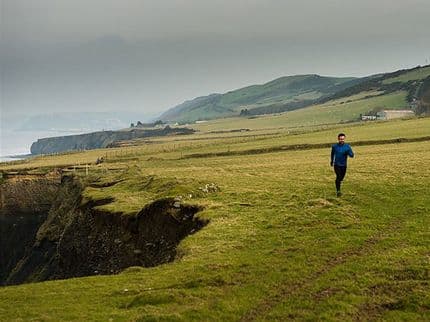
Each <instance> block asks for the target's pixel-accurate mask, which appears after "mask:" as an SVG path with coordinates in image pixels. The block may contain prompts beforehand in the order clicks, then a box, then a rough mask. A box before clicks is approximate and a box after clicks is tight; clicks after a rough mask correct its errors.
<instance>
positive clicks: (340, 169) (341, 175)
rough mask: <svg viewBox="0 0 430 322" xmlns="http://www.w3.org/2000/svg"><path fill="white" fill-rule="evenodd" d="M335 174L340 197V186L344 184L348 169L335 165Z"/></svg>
mask: <svg viewBox="0 0 430 322" xmlns="http://www.w3.org/2000/svg"><path fill="white" fill-rule="evenodd" d="M334 172H335V173H336V192H337V194H338V195H340V185H341V183H342V180H343V178H345V174H346V167H341V166H338V165H335V166H334Z"/></svg>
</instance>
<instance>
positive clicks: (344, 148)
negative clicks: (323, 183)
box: [330, 133, 354, 197]
mask: <svg viewBox="0 0 430 322" xmlns="http://www.w3.org/2000/svg"><path fill="white" fill-rule="evenodd" d="M337 141H338V143H337V144H333V145H332V147H331V158H330V166H333V165H334V172H335V173H336V195H337V196H338V197H340V196H341V195H342V193H341V192H340V184H341V182H342V180H343V178H344V177H345V174H346V164H347V159H348V156H350V157H351V158H353V157H354V152H352V149H351V147H350V146H349V144H346V143H345V134H344V133H339V135H338V136H337Z"/></svg>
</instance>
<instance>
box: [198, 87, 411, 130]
mask: <svg viewBox="0 0 430 322" xmlns="http://www.w3.org/2000/svg"><path fill="white" fill-rule="evenodd" d="M367 95H374V92H366V93H361V94H358V95H354V96H350V97H347V98H345V99H338V100H335V101H330V102H327V103H325V104H320V105H315V106H310V107H306V108H303V109H299V110H295V111H291V112H286V113H282V114H280V115H267V116H261V117H258V118H243V117H236V118H228V119H219V120H213V121H209V122H207V123H201V124H196V125H193V128H195V129H196V130H201V131H216V130H220V129H240V128H249V129H256V128H270V127H277V126H282V127H288V128H296V127H301V126H314V125H318V124H327V123H331V124H333V123H338V122H341V121H352V120H357V119H358V118H359V116H360V114H361V113H366V112H367V111H369V110H372V109H373V108H377V107H383V108H393V109H396V108H397V109H401V108H405V107H406V106H407V103H406V92H403V91H401V92H395V93H391V94H387V95H383V96H375V97H370V98H367V99H364V96H367Z"/></svg>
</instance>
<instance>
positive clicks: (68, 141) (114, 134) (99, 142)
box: [30, 126, 194, 154]
mask: <svg viewBox="0 0 430 322" xmlns="http://www.w3.org/2000/svg"><path fill="white" fill-rule="evenodd" d="M191 133H194V130H192V129H189V128H171V127H169V126H166V127H164V128H161V129H153V130H142V129H132V130H124V131H100V132H93V133H87V134H80V135H68V136H58V137H52V138H43V139H39V140H37V141H36V142H34V143H33V144H32V145H31V148H30V151H31V154H50V153H59V152H65V151H73V150H92V149H99V148H106V147H109V146H112V145H114V143H115V142H119V141H127V140H133V139H138V138H147V137H153V136H165V135H181V134H191Z"/></svg>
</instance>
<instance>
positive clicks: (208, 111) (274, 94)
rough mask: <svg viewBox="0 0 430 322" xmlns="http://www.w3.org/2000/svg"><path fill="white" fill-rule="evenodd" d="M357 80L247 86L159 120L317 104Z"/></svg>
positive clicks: (288, 80)
mask: <svg viewBox="0 0 430 322" xmlns="http://www.w3.org/2000/svg"><path fill="white" fill-rule="evenodd" d="M356 81H357V79H356V78H353V77H346V78H337V77H323V76H319V75H296V76H286V77H281V78H278V79H275V80H273V81H270V82H268V83H265V84H262V85H252V86H247V87H244V88H241V89H238V90H234V91H230V92H227V93H225V94H211V95H208V96H202V97H197V98H195V99H193V100H189V101H186V102H184V103H182V104H179V105H177V106H175V107H173V108H172V109H170V110H168V111H167V112H165V113H164V114H162V115H161V116H160V119H161V120H163V121H196V120H203V119H214V118H219V117H224V116H232V115H239V114H240V112H241V110H244V109H247V110H250V109H254V108H261V107H268V106H272V105H273V104H286V103H297V102H303V101H310V100H312V101H313V100H315V99H317V98H320V97H323V96H326V95H330V94H334V93H336V92H338V91H340V90H342V89H344V88H346V87H349V86H352V85H354V84H355V83H356Z"/></svg>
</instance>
